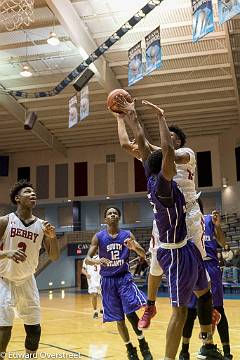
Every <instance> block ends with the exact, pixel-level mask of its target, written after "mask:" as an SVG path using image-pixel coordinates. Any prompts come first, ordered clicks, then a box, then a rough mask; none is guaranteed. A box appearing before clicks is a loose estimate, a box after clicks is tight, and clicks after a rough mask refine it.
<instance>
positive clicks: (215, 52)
mask: <svg viewBox="0 0 240 360" xmlns="http://www.w3.org/2000/svg"><path fill="white" fill-rule="evenodd" d="M227 53H228V50H227V49H216V50H206V51H198V52H197V51H196V52H193V53H185V54H174V55H163V57H162V60H163V61H166V60H179V59H186V58H191V57H192V58H196V57H201V56H203V57H206V56H209V55H220V54H227ZM127 65H128V61H125V60H123V61H114V62H110V63H109V66H110V67H116V66H127Z"/></svg>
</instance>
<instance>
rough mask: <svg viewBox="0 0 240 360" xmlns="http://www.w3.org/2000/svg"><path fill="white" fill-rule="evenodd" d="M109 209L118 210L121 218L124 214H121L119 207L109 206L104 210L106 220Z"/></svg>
mask: <svg viewBox="0 0 240 360" xmlns="http://www.w3.org/2000/svg"><path fill="white" fill-rule="evenodd" d="M109 209H115V210H117V213H118V216H119V217H121V215H122V214H121V211H120V209H119V208H118V207H116V206H108V207H107V208H106V209H105V210H104V219H105V218H106V216H107V212H108V210H109Z"/></svg>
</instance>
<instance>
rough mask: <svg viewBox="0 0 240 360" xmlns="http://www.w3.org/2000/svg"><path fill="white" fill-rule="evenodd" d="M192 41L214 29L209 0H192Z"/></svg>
mask: <svg viewBox="0 0 240 360" xmlns="http://www.w3.org/2000/svg"><path fill="white" fill-rule="evenodd" d="M192 10H193V25H192V31H193V42H196V41H198V40H199V39H201V38H202V37H204V36H205V35H207V34H208V33H210V32H211V31H214V22H213V8H212V1H211V0H192Z"/></svg>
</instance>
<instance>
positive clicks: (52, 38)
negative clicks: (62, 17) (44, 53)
mask: <svg viewBox="0 0 240 360" xmlns="http://www.w3.org/2000/svg"><path fill="white" fill-rule="evenodd" d="M47 43H48V44H49V45H52V46H57V45H59V44H60V40H59V38H58V37H57V34H56V33H55V32H53V31H51V32H50V35H49V38H48V39H47Z"/></svg>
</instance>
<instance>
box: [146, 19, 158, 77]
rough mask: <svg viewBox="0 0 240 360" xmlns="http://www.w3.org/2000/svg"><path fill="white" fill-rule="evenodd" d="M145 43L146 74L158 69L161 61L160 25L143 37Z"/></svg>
mask: <svg viewBox="0 0 240 360" xmlns="http://www.w3.org/2000/svg"><path fill="white" fill-rule="evenodd" d="M145 43H146V75H148V74H150V73H151V72H152V71H153V70H155V69H159V68H160V66H161V63H162V48H161V42H160V26H158V27H157V28H156V29H155V30H153V31H152V32H151V33H150V34H149V35H147V36H146V37H145Z"/></svg>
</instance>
